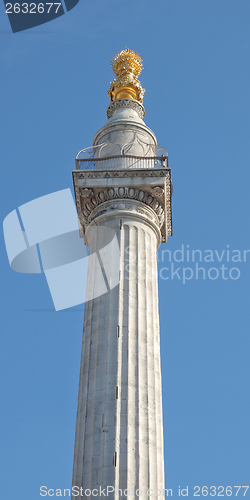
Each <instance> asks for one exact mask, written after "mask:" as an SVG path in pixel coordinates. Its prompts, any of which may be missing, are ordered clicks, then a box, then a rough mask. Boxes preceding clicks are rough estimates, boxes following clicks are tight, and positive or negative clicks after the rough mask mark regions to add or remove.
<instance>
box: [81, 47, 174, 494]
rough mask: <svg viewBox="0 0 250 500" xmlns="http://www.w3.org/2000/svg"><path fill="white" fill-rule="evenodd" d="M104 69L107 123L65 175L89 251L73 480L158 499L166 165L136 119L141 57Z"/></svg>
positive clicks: (94, 490)
mask: <svg viewBox="0 0 250 500" xmlns="http://www.w3.org/2000/svg"><path fill="white" fill-rule="evenodd" d="M112 67H113V69H114V72H115V74H116V76H117V80H114V82H112V84H111V88H110V90H109V92H108V93H109V95H110V98H111V104H110V106H109V108H108V111H107V114H108V122H107V123H106V125H105V126H104V127H102V128H101V129H100V130H99V131H98V132H97V134H96V135H95V138H94V141H93V149H92V155H91V156H89V150H88V149H87V150H85V151H81V152H80V154H79V155H78V156H77V159H76V165H77V169H76V170H75V171H74V172H73V179H74V187H75V196H76V204H77V211H78V216H79V221H80V232H81V235H82V236H83V237H84V240H85V243H86V245H87V246H88V248H89V251H90V257H89V268H88V279H87V292H86V304H85V314H84V328H83V343H82V356H81V369H80V383H79V398H78V410H77V421H76V437H75V451H74V465H73V481H72V486H75V487H78V489H80V488H82V498H94V497H97V498H102V496H104V495H103V494H102V495H101V493H102V492H105V494H106V496H108V498H112V499H115V498H131V499H136V498H139V497H140V498H143V500H144V499H145V500H146V498H147V497H148V490H150V495H151V496H150V498H162V499H163V498H165V495H164V456H163V425H162V386H161V364H160V335H159V315H158V283H157V260H156V251H157V248H158V247H159V245H160V243H161V242H166V240H167V236H168V235H170V234H171V179H170V170H169V168H168V166H167V155H166V153H165V151H164V154H162V153H163V150H162V149H161V151H160V154H159V148H158V146H157V142H156V138H155V135H154V134H153V132H152V131H151V130H150V129H149V128H148V127H147V126H146V125H145V123H144V122H143V118H144V113H145V112H144V108H143V106H142V97H143V92H144V91H143V89H142V88H141V85H140V83H139V81H138V80H137V76H138V74H139V73H140V71H141V68H142V63H141V58H140V56H139V55H138V54H136V53H135V52H132V51H130V50H128V49H126V50H123V51H121V52H120V53H119V54H117V56H115V57H114V59H113V61H112ZM86 153H87V154H88V158H85V157H84V156H85V155H86ZM108 487H109V490H107V488H108ZM89 492H90V494H89ZM107 492H108V495H107ZM159 492H160V494H159ZM73 498H77V497H75V496H72V499H73ZM79 498H81V497H80V496H79Z"/></svg>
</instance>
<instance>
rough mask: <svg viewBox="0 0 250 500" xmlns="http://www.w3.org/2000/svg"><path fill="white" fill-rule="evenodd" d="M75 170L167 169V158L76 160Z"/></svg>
mask: <svg viewBox="0 0 250 500" xmlns="http://www.w3.org/2000/svg"><path fill="white" fill-rule="evenodd" d="M75 161H76V170H94V169H95V170H117V169H118V170H119V169H123V168H127V169H128V168H168V157H167V156H163V155H162V156H129V155H118V156H107V157H104V158H84V159H82V158H76V160H75Z"/></svg>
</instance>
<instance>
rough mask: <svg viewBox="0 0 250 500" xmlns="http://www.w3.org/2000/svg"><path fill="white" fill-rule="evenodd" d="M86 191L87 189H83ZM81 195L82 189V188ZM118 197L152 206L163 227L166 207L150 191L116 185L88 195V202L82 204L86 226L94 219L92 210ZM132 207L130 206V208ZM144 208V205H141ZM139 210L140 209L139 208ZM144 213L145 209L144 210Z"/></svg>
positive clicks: (123, 205) (122, 206)
mask: <svg viewBox="0 0 250 500" xmlns="http://www.w3.org/2000/svg"><path fill="white" fill-rule="evenodd" d="M83 191H85V190H83ZM80 196H81V190H80ZM117 199H123V200H124V201H125V200H127V199H129V200H133V199H134V200H138V201H139V202H141V203H144V204H146V205H148V206H150V207H151V208H152V209H153V211H154V212H155V214H156V215H157V221H158V224H159V227H160V228H161V227H162V225H163V222H164V209H163V206H162V205H161V203H160V202H159V201H158V200H157V199H156V198H154V197H153V196H151V195H150V194H149V193H147V192H145V191H142V190H140V189H134V188H132V187H131V188H129V187H115V188H110V189H106V190H104V191H99V192H96V193H95V195H94V196H91V197H88V201H87V203H85V204H84V206H82V213H83V220H84V224H85V226H87V225H88V224H89V223H90V221H91V220H93V216H92V211H93V210H94V209H95V208H96V207H97V206H99V205H102V204H103V203H104V202H106V201H110V200H117ZM112 206H115V205H110V206H109V208H111V209H112ZM119 207H120V209H121V210H123V209H125V208H126V205H125V204H122V205H121V204H119ZM129 209H130V208H129ZM141 209H142V207H141ZM138 210H139V209H138ZM141 213H143V210H142V212H141Z"/></svg>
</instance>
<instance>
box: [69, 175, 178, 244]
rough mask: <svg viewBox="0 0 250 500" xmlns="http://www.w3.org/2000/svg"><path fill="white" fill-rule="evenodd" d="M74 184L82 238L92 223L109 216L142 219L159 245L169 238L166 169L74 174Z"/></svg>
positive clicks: (169, 180) (169, 212)
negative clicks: (152, 227) (156, 234)
mask: <svg viewBox="0 0 250 500" xmlns="http://www.w3.org/2000/svg"><path fill="white" fill-rule="evenodd" d="M73 181H74V188H75V197H76V205H77V212H78V217H79V223H80V233H81V236H82V237H84V234H85V232H86V229H87V228H88V226H89V225H90V224H92V223H93V221H95V223H96V222H97V218H99V217H102V218H106V217H109V216H111V217H120V218H121V217H124V216H126V217H128V216H130V217H133V218H136V217H137V219H138V220H140V219H144V220H145V222H147V223H148V224H151V225H153V226H154V229H155V230H156V232H157V233H158V240H159V244H160V243H161V242H166V241H167V236H169V235H171V234H172V221H171V176H170V170H169V169H167V168H164V169H127V170H125V169H120V170H111V171H107V170H105V171H100V170H99V171H98V170H81V171H79V170H77V171H74V172H73Z"/></svg>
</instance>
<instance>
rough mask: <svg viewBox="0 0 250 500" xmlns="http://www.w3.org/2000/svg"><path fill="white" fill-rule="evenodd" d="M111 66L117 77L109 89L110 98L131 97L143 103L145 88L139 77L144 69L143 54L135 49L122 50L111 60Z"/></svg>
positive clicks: (114, 99)
mask: <svg viewBox="0 0 250 500" xmlns="http://www.w3.org/2000/svg"><path fill="white" fill-rule="evenodd" d="M111 67H112V69H113V71H114V73H115V76H116V77H117V79H115V80H114V81H113V82H112V83H111V86H110V89H109V90H108V95H109V97H110V100H111V101H116V100H117V99H131V100H133V101H138V102H140V103H142V102H143V95H144V92H145V90H144V89H143V88H142V86H141V84H140V82H139V80H138V79H137V77H138V76H139V74H140V73H141V70H142V69H143V65H142V58H141V56H140V55H139V54H137V52H134V51H133V50H129V49H124V50H121V52H119V53H118V54H116V56H114V58H113V60H112V61H111Z"/></svg>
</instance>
